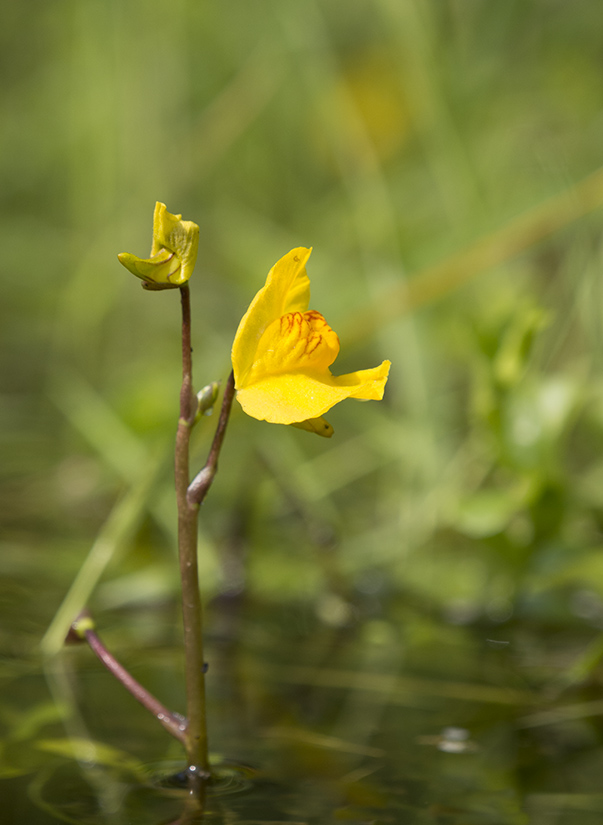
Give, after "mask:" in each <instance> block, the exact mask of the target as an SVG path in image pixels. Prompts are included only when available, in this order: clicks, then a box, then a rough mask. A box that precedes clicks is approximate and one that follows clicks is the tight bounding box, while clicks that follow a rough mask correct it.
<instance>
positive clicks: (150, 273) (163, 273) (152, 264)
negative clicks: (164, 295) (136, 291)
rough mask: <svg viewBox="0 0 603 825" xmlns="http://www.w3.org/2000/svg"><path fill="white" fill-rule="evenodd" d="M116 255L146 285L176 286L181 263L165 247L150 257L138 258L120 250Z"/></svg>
mask: <svg viewBox="0 0 603 825" xmlns="http://www.w3.org/2000/svg"><path fill="white" fill-rule="evenodd" d="M117 257H118V259H119V262H120V263H121V264H123V266H125V267H126V269H128V270H129V271H130V272H131V273H132V274H133V275H136V277H137V278H141V279H142V280H143V281H145V282H146V284H147V285H148V284H164V285H166V286H174V287H175V286H177V283H178V278H179V277H180V267H181V264H180V261H179V260H178V257H177V256H176V255H175V254H174V253H173V252H170V251H169V250H167V249H161V250H160V251H159V252H158V253H157V254H156V255H153V257H152V258H138V257H137V256H136V255H132V254H130V252H120V253H119V255H118V256H117Z"/></svg>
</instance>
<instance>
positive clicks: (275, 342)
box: [242, 310, 339, 387]
mask: <svg viewBox="0 0 603 825" xmlns="http://www.w3.org/2000/svg"><path fill="white" fill-rule="evenodd" d="M338 354H339V338H338V337H337V335H336V333H334V332H333V330H332V329H331V327H330V326H329V325H328V324H327V322H326V321H325V319H324V318H323V316H322V315H321V314H320V312H316V311H314V310H312V311H310V312H304V313H303V314H302V313H301V312H288V313H287V314H286V315H282V316H281V317H280V318H277V320H276V321H273V322H272V323H271V324H270V326H269V327H268V329H266V330H265V331H264V334H263V335H262V337H261V338H260V341H259V343H258V346H257V349H256V352H255V361H254V362H253V366H252V368H251V369H250V370H249V372H248V373H247V375H246V377H245V380H244V382H243V384H242V386H243V387H244V386H247V385H249V384H253V383H254V382H255V381H257V380H258V379H259V378H263V377H265V376H266V375H277V374H280V373H284V372H302V371H303V372H325V373H328V372H329V367H330V366H331V364H332V363H333V361H334V360H335V359H336V358H337V355H338Z"/></svg>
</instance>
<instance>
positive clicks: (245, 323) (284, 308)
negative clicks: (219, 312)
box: [232, 247, 312, 388]
mask: <svg viewBox="0 0 603 825" xmlns="http://www.w3.org/2000/svg"><path fill="white" fill-rule="evenodd" d="M311 252H312V250H311V249H306V248H305V247H298V248H297V249H292V250H291V252H289V253H287V255H285V256H284V257H283V258H281V259H280V261H277V263H276V264H275V265H274V266H273V267H272V269H271V270H270V272H269V273H268V278H267V279H266V283H265V285H264V286H263V287H262V289H260V291H259V292H258V293H257V295H256V296H255V298H254V299H253V301H252V302H251V304H250V305H249V309H248V310H247V312H246V313H245V315H244V316H243V318H242V320H241V323H240V324H239V328H238V330H237V334H236V335H235V340H234V343H233V345H232V365H233V368H234V374H235V384H236V386H237V388H239V387H241V386H242V385H243V384H244V383H245V380H246V377H247V374H248V372H249V371H250V370H251V367H252V366H253V363H254V361H255V360H256V350H257V347H258V344H259V342H260V339H261V337H262V335H263V334H264V332H265V331H266V329H267V328H268V327H269V326H270V324H272V322H273V321H276V320H277V319H278V318H280V317H281V316H282V315H285V314H286V313H288V312H305V311H306V310H307V309H308V305H309V303H310V279H309V278H308V276H307V275H306V262H307V260H308V258H309V257H310V253H311Z"/></svg>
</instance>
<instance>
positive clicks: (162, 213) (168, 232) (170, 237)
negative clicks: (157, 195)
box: [151, 201, 199, 286]
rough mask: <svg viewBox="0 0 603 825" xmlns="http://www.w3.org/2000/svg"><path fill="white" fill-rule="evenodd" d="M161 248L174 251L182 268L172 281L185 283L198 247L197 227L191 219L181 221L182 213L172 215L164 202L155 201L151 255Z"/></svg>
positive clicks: (190, 272) (195, 258) (193, 263)
mask: <svg viewBox="0 0 603 825" xmlns="http://www.w3.org/2000/svg"><path fill="white" fill-rule="evenodd" d="M162 248H165V249H169V250H170V252H173V253H175V255H177V257H178V259H179V260H180V263H181V265H182V269H181V271H180V274H179V276H178V278H177V279H174V278H173V279H172V281H171V282H172V283H176V284H178V285H179V286H180V285H181V284H185V283H186V282H187V281H188V279H189V278H190V276H191V275H192V273H193V269H194V267H195V261H196V260H197V250H198V248H199V227H198V226H197V224H196V223H194V222H193V221H183V220H182V215H172V213H171V212H168V210H167V207H166V205H165V204H164V203H160V202H159V201H157V203H156V204H155V212H154V214H153V245H152V247H151V256H153V255H156V254H157V253H158V252H159V251H160V250H161V249H162Z"/></svg>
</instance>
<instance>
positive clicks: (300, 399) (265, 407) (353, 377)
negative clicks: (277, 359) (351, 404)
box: [237, 361, 390, 424]
mask: <svg viewBox="0 0 603 825" xmlns="http://www.w3.org/2000/svg"><path fill="white" fill-rule="evenodd" d="M389 368H390V362H389V361H384V362H383V363H382V364H381V366H379V367H374V368H373V369H369V370H360V371H358V372H352V373H349V374H348V375H340V376H338V377H335V376H333V375H331V374H330V373H328V372H327V373H326V374H325V373H318V372H289V373H280V374H277V375H266V376H265V377H263V378H259V380H257V381H256V382H254V383H253V384H250V385H249V386H246V387H243V388H242V389H239V391H238V392H237V399H238V400H239V402H240V404H241V406H242V407H243V409H244V411H245V412H246V413H247V415H250V416H252V417H253V418H258V419H260V420H261V421H270V422H271V423H273V424H296V423H300V422H302V421H306V420H307V419H312V418H320V416H322V415H323V414H324V413H326V412H327V410H330V409H331V407H333V406H334V405H335V404H338V403H339V402H340V401H343V400H344V399H345V398H363V399H367V400H368V399H374V400H376V401H379V400H380V399H381V398H383V392H384V389H385V382H386V381H387V376H388V373H389Z"/></svg>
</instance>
